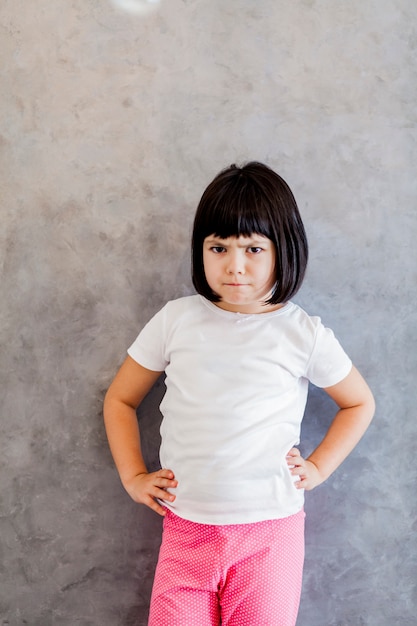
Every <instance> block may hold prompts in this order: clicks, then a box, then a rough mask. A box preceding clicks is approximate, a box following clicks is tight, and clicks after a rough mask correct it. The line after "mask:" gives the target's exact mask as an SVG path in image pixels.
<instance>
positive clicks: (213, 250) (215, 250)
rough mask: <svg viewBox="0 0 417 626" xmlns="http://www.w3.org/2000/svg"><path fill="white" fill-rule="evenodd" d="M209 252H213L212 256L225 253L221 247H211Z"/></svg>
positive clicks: (224, 249)
mask: <svg viewBox="0 0 417 626" xmlns="http://www.w3.org/2000/svg"><path fill="white" fill-rule="evenodd" d="M210 250H211V251H212V252H214V254H221V253H222V252H225V251H226V248H223V246H211V248H210Z"/></svg>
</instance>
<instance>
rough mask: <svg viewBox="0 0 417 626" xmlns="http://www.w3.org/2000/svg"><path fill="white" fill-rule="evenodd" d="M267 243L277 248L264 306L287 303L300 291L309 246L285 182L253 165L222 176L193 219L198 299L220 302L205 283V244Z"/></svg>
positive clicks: (232, 168)
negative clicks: (254, 239) (258, 238)
mask: <svg viewBox="0 0 417 626" xmlns="http://www.w3.org/2000/svg"><path fill="white" fill-rule="evenodd" d="M253 234H257V235H262V236H264V237H267V238H268V239H270V240H271V241H272V242H273V243H274V246H275V253H276V254H275V257H276V261H275V276H276V284H275V287H274V289H273V291H272V295H271V297H270V298H269V299H268V300H267V301H266V302H265V304H280V303H283V302H286V301H287V300H289V299H290V298H291V297H292V296H293V295H294V294H295V293H296V292H297V291H298V289H299V288H300V287H301V283H302V282H303V278H304V274H305V271H306V267H307V260H308V244H307V237H306V233H305V230H304V226H303V222H302V220H301V216H300V213H299V211H298V207H297V203H296V201H295V198H294V196H293V193H292V191H291V189H290V188H289V186H288V185H287V183H286V182H285V180H283V179H282V178H281V176H279V175H278V174H277V173H276V172H274V171H273V170H271V169H270V168H269V167H267V166H266V165H263V164H262V163H258V162H256V161H251V162H250V163H247V164H246V165H243V166H242V167H238V166H236V165H231V166H230V167H228V168H226V169H224V170H222V171H221V172H220V173H219V174H218V175H217V176H216V177H215V178H214V180H213V181H212V182H211V183H210V184H209V186H208V187H207V189H206V190H205V191H204V193H203V195H202V197H201V200H200V202H199V205H198V207H197V212H196V215H195V219H194V227H193V234H192V280H193V284H194V287H195V289H196V290H197V292H198V293H199V294H201V295H202V296H204V297H205V298H207V299H208V300H210V301H211V302H219V301H220V300H221V298H220V296H218V295H217V294H216V293H215V292H214V291H212V289H211V288H210V286H209V284H208V283H207V279H206V276H205V273H204V264H203V243H204V240H205V238H206V237H209V236H210V235H215V236H216V237H219V238H220V239H227V238H228V237H239V236H241V235H242V236H243V237H249V236H251V235H253Z"/></svg>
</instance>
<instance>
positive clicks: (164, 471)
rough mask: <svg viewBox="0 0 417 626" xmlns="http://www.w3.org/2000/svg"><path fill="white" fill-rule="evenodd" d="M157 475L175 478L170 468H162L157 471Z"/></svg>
mask: <svg viewBox="0 0 417 626" xmlns="http://www.w3.org/2000/svg"><path fill="white" fill-rule="evenodd" d="M155 476H160V477H162V478H169V479H170V480H173V479H174V478H175V476H174V472H173V471H172V470H170V469H160V470H158V471H157V472H155Z"/></svg>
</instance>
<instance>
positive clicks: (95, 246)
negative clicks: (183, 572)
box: [0, 0, 417, 626]
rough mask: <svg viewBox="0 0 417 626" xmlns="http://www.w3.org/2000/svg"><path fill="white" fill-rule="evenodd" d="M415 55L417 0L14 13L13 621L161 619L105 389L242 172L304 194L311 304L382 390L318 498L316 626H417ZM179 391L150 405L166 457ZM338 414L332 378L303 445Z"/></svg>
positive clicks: (6, 278) (4, 60) (37, 7)
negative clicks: (165, 405)
mask: <svg viewBox="0 0 417 626" xmlns="http://www.w3.org/2000/svg"><path fill="white" fill-rule="evenodd" d="M132 1H134V0H132ZM416 46H417V4H416V2H415V0H389V1H385V2H381V1H379V0H350V1H347V2H334V1H333V0H294V1H290V2H283V1H278V2H277V1H276V0H258V1H256V2H255V1H253V0H230V1H228V2H224V1H221V0H161V3H160V5H159V8H158V10H157V11H155V12H153V13H150V14H148V15H133V14H131V13H126V12H123V11H121V10H119V9H117V8H116V7H115V6H114V5H113V4H111V3H110V2H106V1H105V0H104V1H101V2H98V1H97V0H66V1H65V2H64V1H62V0H61V1H60V0H54V1H47V0H36V2H27V1H24V0H3V2H2V3H1V5H0V53H1V68H0V116H1V130H0V132H1V136H0V148H1V154H2V157H1V158H2V161H1V173H0V177H1V204H0V215H1V229H0V238H1V239H0V244H1V245H0V255H1V256H0V264H1V271H2V278H1V305H0V306H1V323H0V333H1V356H0V374H1V415H0V419H1V422H0V428H1V438H0V468H1V469H0V499H1V500H0V502H1V513H0V544H1V554H0V567H1V572H0V576H1V582H0V616H1V619H0V623H1V624H7V625H10V626H17V625H19V626H20V625H21V624H30V625H33V626H49V625H63V626H74V625H79V626H116V625H121V626H128V625H131V624H135V625H137V626H140V625H143V624H145V623H146V614H147V605H148V600H149V593H150V589H151V583H152V573H153V567H154V564H155V559H156V555H157V549H158V544H159V540H160V520H159V518H156V517H155V516H154V515H153V514H152V513H151V512H148V511H147V510H144V509H143V508H141V507H139V506H137V505H135V504H134V503H133V502H131V501H130V500H129V498H128V496H127V495H126V494H125V493H124V491H123V490H122V487H121V486H120V484H119V481H118V477H117V475H116V473H115V469H114V467H113V464H112V460H111V458H110V454H109V452H108V449H107V445H106V440H105V435H104V431H103V425H102V415H101V406H102V399H103V394H104V391H105V389H106V388H107V386H108V384H109V382H110V380H111V379H112V377H113V375H114V373H115V371H116V369H117V367H118V365H119V363H120V362H121V360H122V359H123V358H124V354H125V350H126V348H127V346H128V345H129V343H130V342H131V341H132V340H133V339H134V337H135V336H136V334H137V332H138V331H139V329H140V328H141V327H142V325H143V324H144V323H145V321H146V320H147V319H148V318H149V317H150V315H152V314H153V313H154V312H155V311H156V310H157V309H158V308H159V307H160V306H161V305H162V304H163V303H164V302H165V301H166V300H167V299H170V298H173V297H178V296H181V295H184V294H189V293H192V287H191V281H190V278H189V252H188V247H189V231H190V225H191V221H192V217H193V213H194V210H195V207H196V204H197V202H198V199H199V197H200V194H201V192H202V190H203V189H204V187H205V185H206V184H207V183H208V182H209V181H210V180H211V178H212V177H213V176H214V175H215V174H216V173H217V171H218V170H219V169H221V168H222V167H223V166H225V165H228V164H229V163H231V162H234V161H238V162H240V161H244V160H247V159H259V160H262V161H265V162H267V163H268V164H269V165H271V166H272V167H273V168H275V169H276V170H277V171H279V172H280V173H281V174H282V175H283V176H284V177H285V178H286V179H287V180H288V182H289V184H290V185H291V186H292V188H293V190H294V193H295V195H296V197H297V199H298V201H299V205H300V209H301V211H302V214H303V216H304V219H305V223H306V227H307V230H308V234H309V238H310V244H311V263H310V268H309V273H308V276H307V279H306V281H305V285H304V287H303V289H302V291H301V292H300V294H299V296H298V298H297V300H298V302H300V303H301V304H302V305H303V306H305V307H306V308H307V309H308V310H309V311H310V312H311V313H312V314H320V315H321V316H322V318H323V320H324V321H325V322H326V323H327V324H328V325H330V326H332V327H333V328H334V329H335V331H336V333H337V334H338V336H339V337H340V339H341V340H342V342H343V344H344V346H345V347H346V349H347V351H348V352H349V353H350V355H351V356H352V358H353V360H354V361H355V363H356V364H357V365H358V367H359V368H360V369H361V370H362V371H363V373H364V374H365V376H366V377H367V378H368V380H369V382H370V384H371V386H372V388H373V390H374V392H375V395H376V398H377V402H378V410H377V415H376V418H375V421H374V423H373V425H372V427H371V429H370V430H369V431H368V433H367V435H366V437H365V438H364V439H363V441H362V442H361V444H360V445H359V447H358V448H357V449H356V451H355V452H354V453H353V455H352V456H351V457H350V458H349V460H348V461H347V462H346V463H345V464H344V465H343V466H342V467H341V468H340V469H339V470H338V471H337V472H336V474H335V475H334V476H333V477H331V479H330V480H329V481H328V482H327V483H326V484H325V485H323V486H321V487H320V488H319V489H317V490H316V491H315V492H312V493H310V494H308V496H307V505H306V508H307V513H308V518H307V560H306V571H305V584H304V591H303V597H302V606H301V611H300V617H299V620H298V626H349V625H350V626H358V625H366V626H393V625H396V626H398V625H411V624H415V623H416V617H415V614H416V609H417V607H416V590H415V584H416V580H417V568H416V553H417V548H416V542H415V531H416V501H417V499H416V491H415V488H416V463H415V442H416V431H417V425H416V424H417V422H416V384H415V375H416V353H417V350H416V335H415V328H416V304H417V303H416V241H415V240H416V235H417V228H416V194H417V182H416V165H417V152H416V97H417V71H416V62H415V61H416ZM162 392H163V385H162V383H161V384H159V385H158V387H157V388H156V389H155V390H154V391H153V392H152V393H151V395H150V396H149V397H148V399H147V401H146V402H145V404H144V406H143V407H142V410H141V412H140V420H141V424H142V428H143V431H144V435H145V447H146V455H147V458H148V459H149V462H150V464H151V465H152V466H154V465H155V463H156V458H157V457H156V452H155V448H156V447H157V442H158V420H159V415H158V402H159V400H160V397H161V394H162ZM332 412H333V406H331V404H330V402H329V401H327V400H326V398H324V397H323V394H322V393H319V392H318V391H317V390H312V394H311V398H310V401H309V405H308V411H307V417H306V420H305V426H304V431H303V449H304V450H305V451H309V450H310V449H311V448H312V447H313V446H314V445H315V444H316V443H317V442H318V441H319V439H320V437H321V436H322V435H323V433H324V430H325V428H326V425H327V424H328V422H329V420H330V417H331V415H332ZM187 626H194V625H187ZM196 626H197V625H196ZM254 626H256V625H254Z"/></svg>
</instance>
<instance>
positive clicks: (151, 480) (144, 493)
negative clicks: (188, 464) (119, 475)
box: [124, 469, 178, 516]
mask: <svg viewBox="0 0 417 626" xmlns="http://www.w3.org/2000/svg"><path fill="white" fill-rule="evenodd" d="M177 485H178V481H177V480H175V476H174V472H172V471H171V470H168V469H160V470H158V471H157V472H151V473H143V474H137V475H136V476H134V477H133V478H132V479H131V480H129V481H128V482H125V483H124V487H125V489H126V491H127V492H128V494H129V495H130V497H131V498H132V499H133V500H134V501H135V502H139V503H140V504H145V505H146V506H148V507H149V508H150V509H152V510H153V511H155V512H156V513H159V515H162V516H164V515H165V513H166V510H165V509H164V508H163V507H162V506H161V505H160V504H159V502H157V501H156V498H158V499H159V500H166V501H167V502H173V501H174V500H175V496H174V495H173V494H172V493H168V492H167V491H166V490H167V489H168V487H169V488H171V489H175V487H177Z"/></svg>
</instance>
